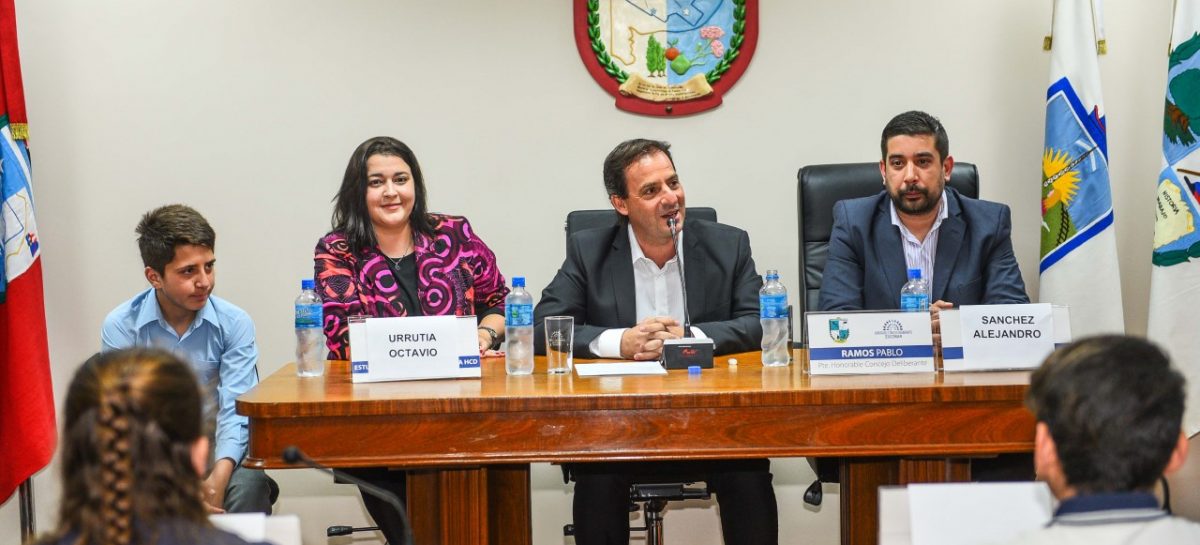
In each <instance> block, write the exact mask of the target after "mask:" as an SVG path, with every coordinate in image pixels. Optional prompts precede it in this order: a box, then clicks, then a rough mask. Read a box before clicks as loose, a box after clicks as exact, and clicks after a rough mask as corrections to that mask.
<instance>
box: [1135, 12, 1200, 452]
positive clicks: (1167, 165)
mask: <svg viewBox="0 0 1200 545" xmlns="http://www.w3.org/2000/svg"><path fill="white" fill-rule="evenodd" d="M1198 32H1200V2H1198V1H1196V0H1177V2H1176V4H1175V22H1174V24H1173V25H1172V29H1171V55H1170V59H1169V60H1168V62H1167V100H1166V107H1165V109H1164V111H1163V140H1162V150H1163V167H1162V171H1160V172H1159V174H1158V180H1157V182H1156V184H1155V185H1156V191H1155V193H1156V197H1157V199H1156V201H1157V202H1156V204H1157V206H1156V207H1155V210H1154V254H1153V256H1154V257H1153V263H1154V267H1153V269H1152V270H1151V273H1150V323H1149V325H1148V327H1147V334H1148V336H1149V337H1150V338H1151V339H1153V340H1154V341H1155V342H1157V343H1159V344H1160V345H1162V346H1163V348H1165V349H1166V350H1167V352H1168V353H1169V354H1170V355H1171V359H1172V360H1173V361H1174V362H1175V365H1177V366H1178V367H1179V368H1180V369H1182V370H1183V372H1184V373H1185V374H1186V375H1187V378H1188V397H1187V398H1188V409H1187V413H1186V414H1185V415H1184V429H1185V430H1186V431H1187V432H1188V435H1193V434H1195V433H1197V432H1200V332H1197V329H1196V324H1197V321H1196V316H1197V315H1200V310H1197V309H1200V204H1198V201H1200V151H1198V150H1200V35H1198V34H1197V33H1198Z"/></svg>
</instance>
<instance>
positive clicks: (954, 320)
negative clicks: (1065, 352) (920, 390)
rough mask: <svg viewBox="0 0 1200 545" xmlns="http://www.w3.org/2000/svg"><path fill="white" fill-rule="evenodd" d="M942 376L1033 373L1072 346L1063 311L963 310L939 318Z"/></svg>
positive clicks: (1044, 306)
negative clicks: (1009, 371)
mask: <svg viewBox="0 0 1200 545" xmlns="http://www.w3.org/2000/svg"><path fill="white" fill-rule="evenodd" d="M940 322H941V327H942V366H943V369H945V370H946V371H998V370H1005V369H1034V368H1036V367H1037V366H1039V365H1041V363H1042V360H1044V359H1046V356H1048V355H1049V354H1050V353H1051V352H1053V351H1054V348H1055V346H1056V345H1062V344H1064V343H1068V342H1071V314H1070V311H1069V310H1068V309H1067V307H1064V306H1051V305H1050V304H1048V303H1034V304H1026V305H965V306H962V307H959V308H956V309H951V310H944V311H942V313H941V320H940Z"/></svg>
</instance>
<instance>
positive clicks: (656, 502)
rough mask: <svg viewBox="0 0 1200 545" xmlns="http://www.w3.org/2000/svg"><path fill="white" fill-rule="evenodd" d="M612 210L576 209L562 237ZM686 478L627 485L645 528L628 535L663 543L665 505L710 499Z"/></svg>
mask: <svg viewBox="0 0 1200 545" xmlns="http://www.w3.org/2000/svg"><path fill="white" fill-rule="evenodd" d="M684 216H685V217H686V218H693V219H703V220H708V221H712V222H716V221H717V211H716V210H714V209H712V208H707V207H696V208H692V207H689V208H687V209H686V213H685V214H684ZM619 217H620V216H619V215H618V214H617V211H616V210H613V209H611V208H609V209H605V210H576V211H574V212H571V213H569V214H567V221H566V223H565V224H564V225H563V229H564V230H565V231H566V235H567V236H566V238H567V240H568V241H569V240H570V239H571V235H573V234H575V233H578V232H579V231H583V230H585V229H596V228H602V227H612V226H613V225H616V224H617V221H618V218H619ZM571 467H572V466H571V464H563V466H562V471H563V483H564V484H565V483H569V482H571V480H572V476H571ZM688 477H689V478H687V479H685V480H684V481H682V482H659V481H657V480H656V479H654V478H653V476H647V477H646V478H644V479H634V481H635V482H634V483H633V484H631V485H630V486H629V512H630V513H633V512H636V511H637V510H638V504H641V505H642V507H641V509H642V520H643V522H644V523H645V526H642V527H634V528H630V529H629V530H630V531H631V532H646V544H647V545H662V544H663V511H664V510H665V509H666V508H667V504H668V503H670V502H673V501H683V500H694V499H702V500H707V499H709V498H710V497H712V496H711V494H710V493H709V491H708V487H707V485H706V486H704V487H693V486H692V485H693V484H695V483H697V482H700V478H699V477H698V476H696V478H691V477H692V476H688ZM563 535H566V536H573V535H575V525H574V524H567V525H564V526H563Z"/></svg>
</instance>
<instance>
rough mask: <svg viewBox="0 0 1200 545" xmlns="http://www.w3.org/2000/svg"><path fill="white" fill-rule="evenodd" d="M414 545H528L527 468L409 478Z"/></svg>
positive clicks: (429, 472)
mask: <svg viewBox="0 0 1200 545" xmlns="http://www.w3.org/2000/svg"><path fill="white" fill-rule="evenodd" d="M408 498H409V502H408V511H409V517H410V518H411V520H412V525H413V541H414V543H415V545H442V544H447V545H450V544H453V545H460V544H461V545H530V544H531V543H532V541H533V529H532V523H531V518H530V514H529V465H528V464H512V465H498V466H484V467H468V468H446V469H419V470H410V471H409V472H408Z"/></svg>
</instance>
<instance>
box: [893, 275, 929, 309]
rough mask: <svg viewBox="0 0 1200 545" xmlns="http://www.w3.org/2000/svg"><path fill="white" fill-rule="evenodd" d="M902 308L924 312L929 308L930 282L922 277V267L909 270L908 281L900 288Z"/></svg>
mask: <svg viewBox="0 0 1200 545" xmlns="http://www.w3.org/2000/svg"><path fill="white" fill-rule="evenodd" d="M900 310H903V311H905V312H923V311H928V310H929V283H928V282H926V281H925V279H924V278H921V269H909V270H908V282H905V283H904V287H903V288H900Z"/></svg>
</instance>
